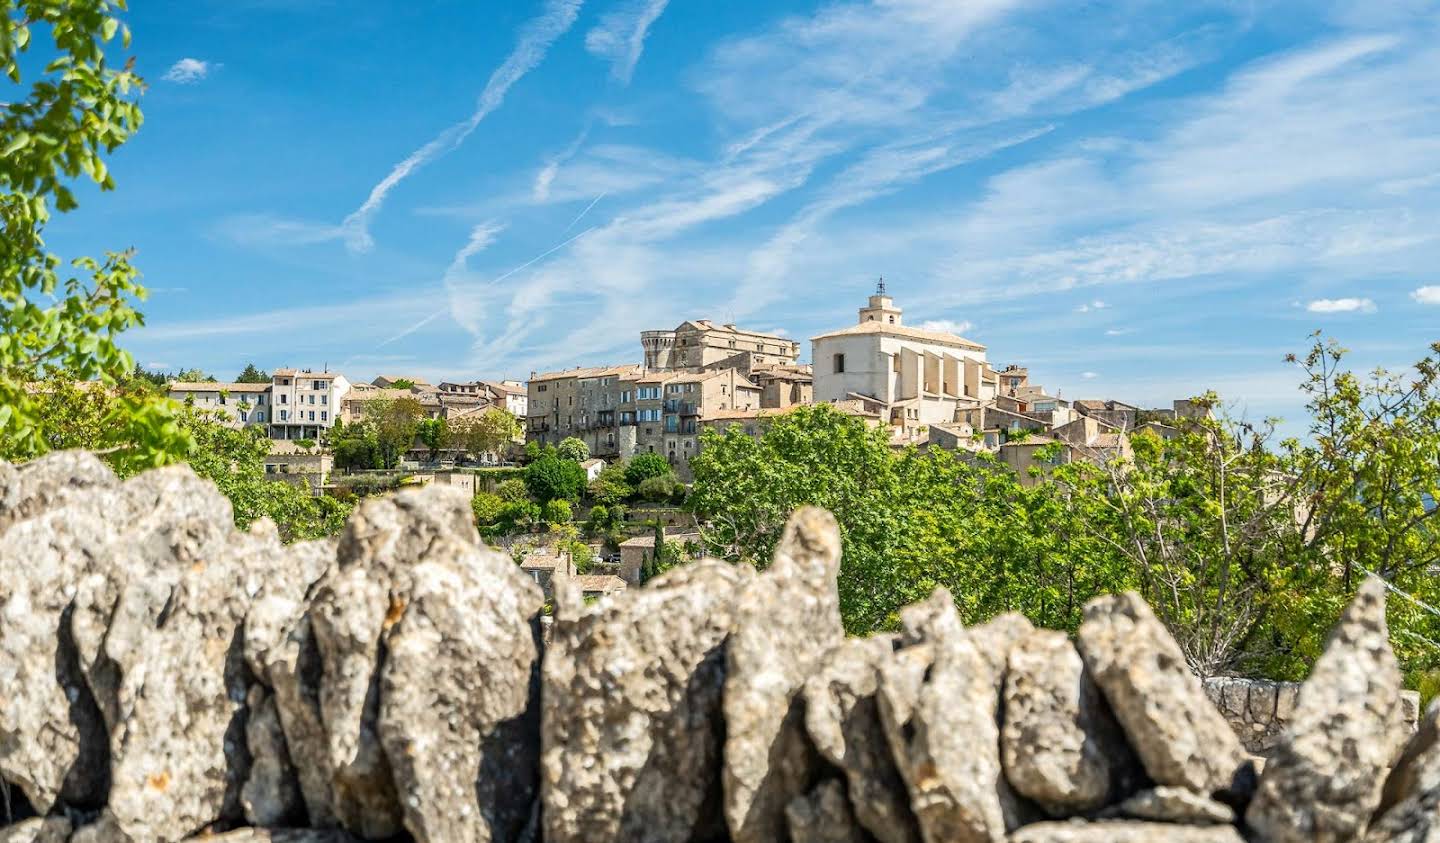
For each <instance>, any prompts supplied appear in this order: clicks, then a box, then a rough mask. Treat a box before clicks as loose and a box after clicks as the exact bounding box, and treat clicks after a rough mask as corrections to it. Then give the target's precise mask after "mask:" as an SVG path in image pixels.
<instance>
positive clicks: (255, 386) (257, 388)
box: [165, 381, 270, 392]
mask: <svg viewBox="0 0 1440 843" xmlns="http://www.w3.org/2000/svg"><path fill="white" fill-rule="evenodd" d="M165 388H166V389H168V390H170V391H171V392H269V391H270V384H268V383H216V382H213V381H170V383H168V384H166V386H165Z"/></svg>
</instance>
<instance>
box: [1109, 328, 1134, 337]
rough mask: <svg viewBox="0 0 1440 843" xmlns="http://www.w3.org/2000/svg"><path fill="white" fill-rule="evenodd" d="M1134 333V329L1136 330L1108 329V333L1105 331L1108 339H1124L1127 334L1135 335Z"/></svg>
mask: <svg viewBox="0 0 1440 843" xmlns="http://www.w3.org/2000/svg"><path fill="white" fill-rule="evenodd" d="M1133 333H1135V329H1134V328H1108V329H1106V331H1105V336H1107V337H1123V336H1125V335H1126V334H1133Z"/></svg>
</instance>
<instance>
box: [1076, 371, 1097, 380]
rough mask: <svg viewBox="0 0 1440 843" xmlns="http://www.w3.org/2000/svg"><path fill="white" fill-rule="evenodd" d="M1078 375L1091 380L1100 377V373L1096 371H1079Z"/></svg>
mask: <svg viewBox="0 0 1440 843" xmlns="http://www.w3.org/2000/svg"><path fill="white" fill-rule="evenodd" d="M1080 377H1081V378H1082V379H1083V380H1087V381H1093V380H1095V379H1096V378H1098V377H1100V375H1099V374H1097V373H1095V372H1081V373H1080Z"/></svg>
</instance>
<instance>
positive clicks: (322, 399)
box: [320, 394, 330, 404]
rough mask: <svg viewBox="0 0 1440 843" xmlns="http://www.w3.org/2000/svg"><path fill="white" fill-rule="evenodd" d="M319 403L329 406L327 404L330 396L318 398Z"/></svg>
mask: <svg viewBox="0 0 1440 843" xmlns="http://www.w3.org/2000/svg"><path fill="white" fill-rule="evenodd" d="M320 403H321V404H329V403H330V396H329V395H328V394H326V395H322V396H320Z"/></svg>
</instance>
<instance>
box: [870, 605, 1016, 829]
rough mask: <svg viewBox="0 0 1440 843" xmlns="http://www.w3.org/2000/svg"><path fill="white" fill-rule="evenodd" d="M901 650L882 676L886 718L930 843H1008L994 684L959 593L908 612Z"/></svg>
mask: <svg viewBox="0 0 1440 843" xmlns="http://www.w3.org/2000/svg"><path fill="white" fill-rule="evenodd" d="M900 617H901V626H902V629H903V630H904V632H903V635H904V640H906V641H915V642H919V643H918V644H915V645H912V646H911V647H907V648H905V649H902V650H901V651H900V652H899V653H897V654H896V658H895V659H893V660H891V661H889V662H887V663H885V664H884V666H883V667H882V669H881V679H880V689H879V700H880V716H881V720H882V722H883V723H884V724H885V730H886V735H887V737H888V740H889V742H890V746H891V749H892V751H893V753H894V757H895V762H896V766H897V767H898V768H899V770H900V775H901V777H902V778H904V780H905V784H906V787H907V788H908V790H909V792H910V804H911V809H912V810H913V811H914V813H915V817H916V819H917V820H918V822H919V826H920V831H921V834H922V836H923V837H924V839H925V840H926V841H928V843H940V841H953V843H971V841H1000V840H1003V839H1005V831H1006V818H1005V809H1004V807H1003V806H1002V804H1001V793H1002V791H1003V792H1004V793H1006V794H1007V796H1008V794H1009V790H1008V787H1007V786H1006V784H1005V782H1004V776H1003V775H1002V773H1001V768H1000V747H999V738H1000V736H999V728H998V726H997V725H996V723H995V704H994V702H993V700H994V696H995V686H994V682H993V679H992V676H991V672H990V670H989V667H988V665H987V663H986V661H985V659H984V657H982V656H981V655H980V653H979V652H978V651H977V650H976V648H975V645H974V643H973V642H972V641H971V640H970V638H969V636H968V635H967V633H966V630H965V628H964V627H963V626H961V624H960V617H959V615H957V614H956V612H955V604H954V601H953V600H952V599H951V597H950V593H949V592H948V591H946V590H945V589H943V588H939V589H936V590H935V593H934V595H932V596H931V597H930V599H928V600H926V601H924V602H922V603H919V604H916V605H914V606H908V607H906V608H905V609H903V610H901V616H900Z"/></svg>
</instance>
